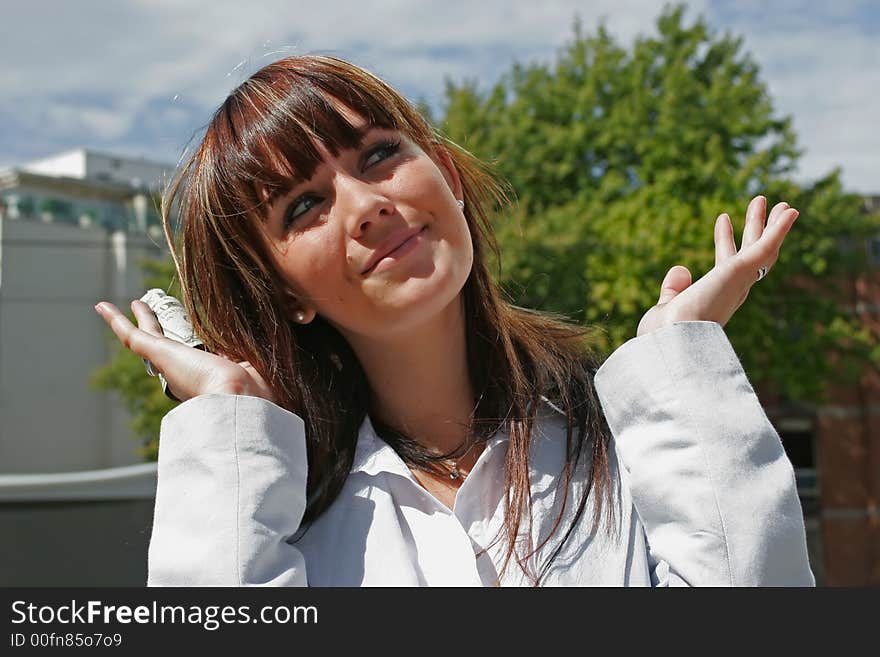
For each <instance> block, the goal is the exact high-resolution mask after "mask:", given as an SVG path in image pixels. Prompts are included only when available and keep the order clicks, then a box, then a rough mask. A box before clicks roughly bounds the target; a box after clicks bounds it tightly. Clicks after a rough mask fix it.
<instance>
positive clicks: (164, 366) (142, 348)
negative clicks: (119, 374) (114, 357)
mask: <svg viewBox="0 0 880 657" xmlns="http://www.w3.org/2000/svg"><path fill="white" fill-rule="evenodd" d="M95 310H96V311H97V313H98V314H99V315H100V316H101V317H102V318H103V319H104V321H105V322H107V324H108V325H109V326H110V328H111V329H112V330H113V333H114V334H116V337H117V338H118V339H119V341H120V342H121V343H122V345H123V346H124V347H125V348H127V349H130V350H131V351H132V352H134V353H135V354H137V355H138V356H140V357H141V358H146V359H147V360H149V361H150V362H151V363H152V364H153V367H154V369H156V370H158V371H159V372H161V373H162V375H163V376H164V377H165V380H166V381H167V382H168V388H169V390H170V391H171V393H172V394H173V395H174V396H175V397H177V399H179V400H181V401H186V400H187V399H190V398H192V397H195V396H197V395H206V394H211V393H222V394H232V395H249V396H252V397H262V398H263V399H268V400H269V401H272V402H274V401H275V397H274V394H273V392H272V390H271V389H270V388H269V386H268V385H267V384H266V381H265V380H264V379H263V377H262V376H260V374H259V373H258V372H257V371H256V370H255V369H254V368H253V367H252V366H251V364H250V363H248V362H246V361H245V362H234V361H232V360H230V359H228V358H226V357H224V356H219V355H216V354H212V353H209V352H207V351H202V350H201V349H194V348H193V347H189V346H187V345H184V344H181V343H180V342H177V341H176V340H171V339H169V338H166V337H165V336H164V335H163V334H162V327H161V326H160V325H159V322H158V320H157V319H156V315H155V314H153V311H152V310H150V307H149V306H148V305H147V304H145V303H144V302H143V301H132V302H131V311H132V312H133V313H134V316H135V319H136V320H137V323H138V326H135V325H134V324H132V323H131V322H130V321H129V320H128V318H127V317H126V316H125V315H123V314H122V313H121V312H120V311H119V309H118V308H116V306H114V305H113V304H112V303H109V302H107V301H102V302H100V303H98V304H97V305H96V306H95Z"/></svg>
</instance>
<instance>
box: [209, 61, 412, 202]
mask: <svg viewBox="0 0 880 657" xmlns="http://www.w3.org/2000/svg"><path fill="white" fill-rule="evenodd" d="M283 63H284V60H282V61H281V62H276V64H275V65H270V66H268V67H266V68H265V69H263V70H261V71H259V72H258V73H256V74H255V75H254V76H252V77H251V78H250V79H248V80H247V81H245V82H244V83H243V84H242V85H241V86H240V87H239V88H238V89H236V90H235V91H234V92H233V93H232V94H230V96H229V98H227V99H226V102H225V103H224V104H223V105H222V106H221V107H220V108H219V109H218V110H217V113H216V114H215V116H214V119H213V121H212V123H213V127H214V128H215V130H216V132H217V138H218V140H219V141H220V143H222V144H223V148H222V149H221V151H222V153H223V155H224V158H223V159H224V160H225V161H224V162H222V163H220V162H218V164H221V167H222V169H223V170H224V173H225V177H226V178H227V180H226V181H225V182H226V186H227V188H231V189H235V190H236V191H237V192H238V194H234V196H239V198H240V197H241V196H247V197H250V198H249V199H248V200H249V201H250V202H249V203H247V205H249V206H250V207H251V208H265V205H266V204H268V203H269V202H271V201H272V200H273V199H275V198H277V197H278V196H281V195H284V194H286V193H287V192H289V191H290V189H292V188H293V186H294V185H296V184H297V183H298V182H300V181H304V180H308V179H309V178H311V177H312V176H313V175H314V173H315V170H316V168H317V167H318V165H319V164H321V163H322V162H323V158H322V156H321V153H320V152H319V151H318V149H317V148H316V146H315V144H316V143H320V144H322V145H323V146H324V147H325V148H326V149H327V151H329V152H330V153H331V154H332V155H333V156H334V157H336V156H338V155H339V154H340V152H341V151H343V150H346V149H354V148H359V147H360V146H361V142H362V141H363V138H364V136H365V134H366V132H367V131H368V130H370V129H371V128H374V127H379V128H387V129H392V130H398V129H401V128H402V127H407V126H409V124H410V122H409V121H407V120H406V113H405V112H406V110H405V109H403V108H400V107H397V105H398V104H399V102H400V101H399V100H398V98H399V97H394V96H396V94H395V95H394V96H391V94H389V93H388V92H387V91H386V90H385V89H383V88H381V87H379V88H377V89H374V88H370V87H369V86H365V85H364V81H363V80H357V81H354V80H350V79H346V78H344V77H341V76H338V75H334V74H332V73H328V72H326V71H303V70H295V71H294V70H290V69H288V68H286V67H284V66H283ZM376 82H378V81H376ZM378 85H382V86H384V85H383V84H382V83H380V82H378ZM403 102H405V101H403ZM339 105H344V106H345V107H347V108H349V109H350V110H351V111H353V112H354V113H356V114H358V115H360V116H361V117H363V118H364V120H365V121H366V125H365V126H364V127H363V128H356V127H355V126H353V125H352V124H351V123H350V122H349V121H348V120H347V119H346V117H345V116H344V115H343V114H342V112H341V111H340V110H339ZM231 189H230V191H231ZM240 209H241V210H244V208H240ZM259 214H260V215H263V216H265V215H264V212H263V211H260V212H259Z"/></svg>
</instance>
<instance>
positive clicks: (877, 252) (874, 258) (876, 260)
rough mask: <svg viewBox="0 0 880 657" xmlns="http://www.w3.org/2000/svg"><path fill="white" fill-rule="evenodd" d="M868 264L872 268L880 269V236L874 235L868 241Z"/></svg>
mask: <svg viewBox="0 0 880 657" xmlns="http://www.w3.org/2000/svg"><path fill="white" fill-rule="evenodd" d="M867 247H868V264H870V265H871V266H872V267H880V235H874V236H872V237H869V238H868V240H867Z"/></svg>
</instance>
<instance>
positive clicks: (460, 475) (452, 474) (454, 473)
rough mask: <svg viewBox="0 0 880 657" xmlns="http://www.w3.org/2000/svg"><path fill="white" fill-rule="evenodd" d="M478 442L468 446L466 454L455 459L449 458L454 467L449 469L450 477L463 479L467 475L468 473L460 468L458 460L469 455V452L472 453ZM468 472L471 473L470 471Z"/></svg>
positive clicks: (453, 479)
mask: <svg viewBox="0 0 880 657" xmlns="http://www.w3.org/2000/svg"><path fill="white" fill-rule="evenodd" d="M476 444H477V443H474V444H473V445H471V446H470V447H468V448H467V451H466V452H465V453H464V454H462V455H461V456H459V457H458V458H457V459H454V460H453V459H449V461H451V462H452V469H451V470H450V471H449V478H450V479H451V480H452V481H455V480H456V479H462V478H465V477H467V474H464V473H463V472H462V471H461V470H459V469H458V462H459V461H460V460H461V459H463V458H464V457H465V456H467V455H468V454H470V453H471V450H472V449H473V448H474V446H475V445H476ZM468 474H470V473H468Z"/></svg>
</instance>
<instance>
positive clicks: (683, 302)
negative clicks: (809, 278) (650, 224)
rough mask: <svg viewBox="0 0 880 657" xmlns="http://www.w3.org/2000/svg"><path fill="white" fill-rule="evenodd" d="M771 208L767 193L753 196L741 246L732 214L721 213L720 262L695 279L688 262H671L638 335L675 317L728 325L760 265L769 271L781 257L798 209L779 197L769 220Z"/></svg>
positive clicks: (717, 255)
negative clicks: (655, 301) (693, 279)
mask: <svg viewBox="0 0 880 657" xmlns="http://www.w3.org/2000/svg"><path fill="white" fill-rule="evenodd" d="M766 212H767V199H766V198H764V197H763V196H756V197H755V198H753V199H752V201H751V203H749V207H748V210H747V211H746V223H745V228H744V230H743V239H742V246H741V248H740V250H739V251H738V252H737V249H736V242H735V241H734V235H733V225H732V224H731V223H730V216H729V215H727V214H726V213H724V214H721V215H720V216H719V217H718V219H717V220H716V221H715V266H714V267H713V268H712V269H711V270H709V272H708V273H706V275H705V276H703V277H702V278H701V279H700V280H698V281H697V282H696V283H693V284H692V283H691V280H692V279H691V272H690V270H688V268H687V267H684V266H682V265H676V266H674V267H672V269H670V270H669V271H668V272H667V273H666V276H665V277H664V278H663V283H662V284H661V286H660V300H659V301H658V302H657V305H656V306H654V307H653V308H651V309H650V310H648V312H647V313H645V316H644V317H642V320H641V321H640V322H639V326H638V330H637V332H636V335H637V336H640V335H644V334H645V333H650V332H651V331H654V330H656V329H658V328H661V327H663V326H666V325H668V324H672V323H673V322H683V321H695V320H705V321H712V322H718V323H719V324H720V325H721V326H724V325H725V324H726V323H727V322H728V321H729V320H730V318H731V317H732V316H733V313H734V312H736V310H737V309H738V308H739V307H740V306H741V305H742V304H743V302H745V300H746V298H747V297H748V294H749V290H750V289H751V288H752V285H754V284H755V283H756V282H757V281H758V280H759V279H758V270H759V269H761V268H762V267H766V268H767V269H766V271H769V270H770V269H771V268H772V267H773V265H774V264H775V263H776V261H777V259H778V258H779V250H780V249H781V248H782V242H783V241H784V240H785V236H786V235H788V231H789V230H790V229H791V227H792V226H793V225H794V222H795V221H796V220H797V218H798V214H799V213H798V211H797V210H795V209H794V208H792V207H790V206H789V205H788V203H785V202H782V203H777V204H776V205H775V206H773V209H772V210H771V211H770V216H769V217H768V218H767V224H766V226H765V225H764V216H765V214H766ZM765 273H766V272H765Z"/></svg>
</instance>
